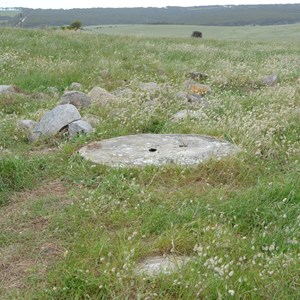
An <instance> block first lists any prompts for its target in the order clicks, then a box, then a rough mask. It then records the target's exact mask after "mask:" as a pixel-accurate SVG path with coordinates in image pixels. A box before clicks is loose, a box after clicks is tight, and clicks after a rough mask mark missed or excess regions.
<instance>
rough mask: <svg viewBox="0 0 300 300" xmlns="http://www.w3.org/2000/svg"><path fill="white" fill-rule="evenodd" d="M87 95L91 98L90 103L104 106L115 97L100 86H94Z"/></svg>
mask: <svg viewBox="0 0 300 300" xmlns="http://www.w3.org/2000/svg"><path fill="white" fill-rule="evenodd" d="M88 96H89V97H90V98H91V101H92V104H94V105H101V106H104V105H107V104H109V103H111V102H113V101H114V100H116V97H115V96H114V95H113V94H111V93H110V92H108V91H107V90H105V89H103V88H101V87H94V88H93V89H92V90H91V91H90V92H89V93H88Z"/></svg>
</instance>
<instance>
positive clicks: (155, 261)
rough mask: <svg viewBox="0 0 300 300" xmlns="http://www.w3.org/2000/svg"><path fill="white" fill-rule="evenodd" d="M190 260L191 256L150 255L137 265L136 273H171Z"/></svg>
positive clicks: (154, 274)
mask: <svg viewBox="0 0 300 300" xmlns="http://www.w3.org/2000/svg"><path fill="white" fill-rule="evenodd" d="M189 260H190V258H189V257H185V256H177V255H168V256H152V257H148V258H146V259H144V260H143V261H141V262H140V263H138V264H137V265H136V268H135V274H137V275H147V276H151V277H152V276H156V275H159V274H171V273H173V272H175V271H176V270H177V269H180V267H182V266H183V265H184V264H185V263H187V262H188V261H189Z"/></svg>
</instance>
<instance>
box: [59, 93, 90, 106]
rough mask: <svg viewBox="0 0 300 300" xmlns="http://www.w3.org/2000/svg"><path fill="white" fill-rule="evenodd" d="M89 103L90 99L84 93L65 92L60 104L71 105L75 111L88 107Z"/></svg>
mask: <svg viewBox="0 0 300 300" xmlns="http://www.w3.org/2000/svg"><path fill="white" fill-rule="evenodd" d="M91 103H92V101H91V98H90V97H89V96H88V95H86V94H85V93H83V92H79V91H69V92H65V93H64V94H63V96H62V98H61V102H60V104H72V105H74V106H75V107H76V108H77V109H81V108H84V107H89V106H90V105H91Z"/></svg>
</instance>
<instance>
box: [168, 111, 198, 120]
mask: <svg viewBox="0 0 300 300" xmlns="http://www.w3.org/2000/svg"><path fill="white" fill-rule="evenodd" d="M201 115H202V113H201V111H195V110H188V109H184V110H180V111H179V112H177V113H176V114H175V115H174V116H173V117H172V121H175V122H180V121H183V120H186V119H188V118H190V119H200V118H201Z"/></svg>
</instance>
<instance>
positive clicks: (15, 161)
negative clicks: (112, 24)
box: [0, 25, 300, 299]
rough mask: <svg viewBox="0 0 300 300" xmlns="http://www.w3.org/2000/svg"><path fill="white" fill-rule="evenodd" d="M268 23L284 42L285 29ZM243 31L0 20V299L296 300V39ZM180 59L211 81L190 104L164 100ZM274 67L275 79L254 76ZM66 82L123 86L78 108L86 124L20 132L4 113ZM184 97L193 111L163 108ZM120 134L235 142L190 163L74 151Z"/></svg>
mask: <svg viewBox="0 0 300 300" xmlns="http://www.w3.org/2000/svg"><path fill="white" fill-rule="evenodd" d="M294 26H296V25H294ZM133 27H134V26H133ZM147 28H150V27H147ZM155 28H158V27H156V26H155ZM164 28H167V27H164ZM172 28H173V29H174V28H175V27H172ZM193 28H194V27H193ZM282 28H290V29H291V30H290V32H289V33H288V34H287V35H286V37H285V41H288V37H289V38H290V39H291V36H292V35H293V29H292V26H291V27H289V26H287V27H284V26H282ZM119 29H120V27H117V28H116V30H119ZM196 29H197V28H196ZM196 29H195V30H196ZM248 29H249V30H250V29H251V30H256V29H257V30H258V28H256V27H253V28H252V27H251V28H250V27H249V28H248V27H247V28H241V29H240V30H241V31H240V32H239V37H238V39H237V40H234V41H229V40H220V39H217V38H216V40H214V39H212V38H204V39H202V40H197V39H191V38H189V37H187V38H180V37H178V36H177V37H178V38H176V39H174V38H154V37H137V36H122V34H120V35H119V36H113V35H106V34H105V35H100V34H94V33H86V32H69V31H68V32H61V31H51V30H48V31H47V30H45V31H43V30H19V29H3V30H2V31H1V33H0V38H1V44H0V67H1V73H0V82H1V83H3V84H14V85H16V86H17V87H18V88H19V89H20V90H21V91H22V94H18V95H9V96H8V95H0V128H1V130H0V216H1V217H0V298H1V299H144V298H147V297H148V298H151V299H218V298H224V299H299V297H300V294H299V285H300V281H299V278H300V277H299V275H300V273H299V255H300V253H299V238H300V231H299V225H300V223H299V222H300V220H299V218H300V190H299V187H300V176H299V172H300V168H299V148H300V135H299V132H300V123H299V99H300V98H299V97H300V94H299V91H300V81H299V78H300V73H299V67H298V66H299V45H300V44H299V41H297V39H291V40H292V42H291V43H281V42H280V43H277V42H276V43H275V42H274V43H271V42H269V41H267V42H265V41H258V42H256V41H254V40H251V41H249V40H248V37H247V34H245V32H244V35H243V33H242V30H248ZM108 30H110V29H108ZM210 30H213V28H210ZM226 30H227V29H226V28H225V29H224V28H223V29H222V31H223V35H224V34H225V31H226ZM231 30H233V28H231ZM264 30H267V28H265V29H264ZM190 31H191V28H189V29H188V30H187V32H190ZM203 31H204V30H203ZM178 32H179V31H178ZM178 32H177V33H176V34H179V33H178ZM204 32H205V31H204ZM119 33H121V32H119ZM218 34H219V33H218ZM264 34H265V35H266V36H267V35H268V34H267V31H265V32H264ZM220 35H221V33H220ZM205 36H206V34H205ZM236 37H237V35H236ZM277 37H278V36H277ZM272 38H273V37H270V39H272ZM274 41H275V40H274ZM194 70H196V71H201V72H204V73H206V74H207V75H208V78H207V79H205V80H204V81H203V83H205V84H209V85H210V86H211V88H212V93H211V94H210V95H208V96H207V97H206V100H207V102H208V105H207V106H205V107H202V108H201V107H200V108H199V107H190V106H189V104H188V103H185V102H184V101H182V100H180V99H178V98H177V97H176V94H177V93H178V92H180V91H182V90H184V84H183V82H184V81H185V80H186V79H187V77H188V76H187V74H188V73H189V72H190V71H194ZM274 73H277V74H279V77H280V81H279V83H278V84H277V85H276V86H274V87H266V86H263V85H262V83H261V78H262V77H264V76H266V75H269V74H274ZM125 79H126V81H125ZM73 81H78V82H81V83H82V84H83V89H84V91H86V92H87V91H89V90H90V89H91V88H92V87H94V86H101V87H103V88H105V89H107V90H109V91H114V90H115V89H117V88H119V87H129V88H131V89H132V92H133V93H132V96H131V97H129V98H124V99H122V101H120V102H119V103H117V104H111V105H107V106H105V107H97V106H93V107H91V108H86V109H84V110H83V111H81V114H82V115H83V116H86V115H89V116H93V117H97V118H99V119H100V122H99V123H98V124H97V125H95V132H94V133H93V134H91V135H88V136H79V137H77V138H74V139H68V138H67V137H64V136H55V137H53V138H48V139H45V140H41V141H39V142H37V143H35V144H29V143H28V141H27V136H26V132H24V131H22V130H20V128H19V127H18V125H17V124H18V120H19V119H32V120H36V121H37V120H39V119H40V118H41V116H42V115H43V114H44V113H45V112H46V111H47V110H49V109H51V108H53V107H54V106H55V105H57V104H58V103H59V101H60V100H59V96H54V97H53V96H52V95H51V93H50V92H49V90H48V87H51V86H53V87H56V88H57V89H58V90H59V93H60V94H61V93H62V92H63V91H64V90H66V89H67V88H68V86H69V85H70V83H72V82H73ZM142 82H157V83H159V84H161V86H162V88H161V90H160V91H156V92H153V93H151V92H149V93H148V92H144V91H141V90H140V88H139V85H140V83H142ZM187 108H189V109H199V110H200V111H201V113H202V117H201V119H199V120H193V119H187V120H184V121H182V122H173V121H172V116H173V115H174V114H175V113H176V112H178V111H179V110H182V109H187ZM136 133H193V134H207V135H212V136H216V137H218V138H224V139H226V140H229V141H232V142H234V143H236V144H237V145H238V146H239V147H240V148H241V149H242V151H241V153H239V154H238V155H237V156H235V157H228V158H224V159H222V160H220V161H218V160H213V159H212V160H210V161H208V162H206V163H204V164H202V165H199V166H195V167H192V168H184V167H179V166H172V165H170V166H164V167H153V166H148V167H146V168H124V169H113V168H110V167H108V166H101V165H94V164H92V163H90V162H87V161H85V160H84V159H82V158H81V157H80V156H79V154H78V153H77V151H78V149H79V148H80V147H81V146H83V145H85V144H86V143H88V142H90V141H96V140H102V139H105V138H110V137H115V136H122V135H127V134H136ZM170 253H176V254H179V255H187V256H191V257H192V260H191V261H190V262H189V263H188V264H187V265H186V266H184V267H183V268H182V269H180V270H178V271H176V272H174V273H173V274H170V275H160V276H157V277H154V278H147V277H145V276H137V275H135V273H134V267H135V265H136V264H137V263H138V262H139V261H141V260H142V259H144V258H146V257H148V256H152V255H158V254H161V255H163V254H170Z"/></svg>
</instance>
